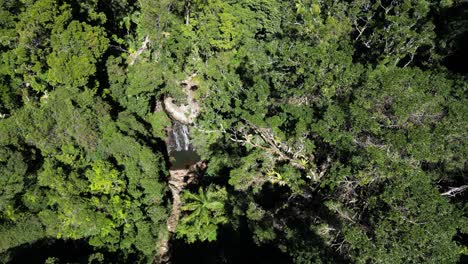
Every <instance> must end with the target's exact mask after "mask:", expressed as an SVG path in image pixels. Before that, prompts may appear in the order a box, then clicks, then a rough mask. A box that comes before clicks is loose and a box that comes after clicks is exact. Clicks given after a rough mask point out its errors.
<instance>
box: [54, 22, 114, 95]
mask: <svg viewBox="0 0 468 264" xmlns="http://www.w3.org/2000/svg"><path fill="white" fill-rule="evenodd" d="M54 33H55V34H53V35H52V36H51V44H52V53H51V54H50V55H49V56H48V57H47V64H48V65H49V67H50V69H49V71H48V72H47V79H48V80H49V83H50V84H51V85H57V84H62V85H66V86H71V87H80V86H84V85H86V84H87V82H88V77H89V76H91V75H93V74H94V73H95V72H96V65H95V64H96V62H97V61H98V60H99V58H100V57H101V56H102V54H103V53H104V52H105V51H106V49H107V45H108V40H107V39H106V38H105V33H104V30H103V29H102V28H99V27H92V26H90V25H88V24H86V23H83V22H81V23H80V22H78V21H72V22H71V23H70V24H69V25H68V27H67V28H66V29H65V30H64V31H57V32H54Z"/></svg>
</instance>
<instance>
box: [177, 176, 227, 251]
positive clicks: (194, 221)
mask: <svg viewBox="0 0 468 264" xmlns="http://www.w3.org/2000/svg"><path fill="white" fill-rule="evenodd" d="M226 199H227V192H226V189H225V188H219V187H214V186H213V185H210V186H209V187H208V188H207V189H206V190H203V189H202V188H201V187H200V188H199V189H198V193H197V194H194V193H191V192H189V191H185V192H184V194H183V206H182V207H181V210H182V211H184V212H188V214H187V215H185V216H184V217H183V218H182V219H181V221H180V223H179V225H178V226H177V236H178V237H184V238H185V239H186V240H187V242H188V243H193V242H195V241H197V240H199V241H205V240H208V241H214V240H216V234H217V229H218V225H220V224H225V223H227V221H228V219H227V217H226V211H225V208H224V202H225V201H226Z"/></svg>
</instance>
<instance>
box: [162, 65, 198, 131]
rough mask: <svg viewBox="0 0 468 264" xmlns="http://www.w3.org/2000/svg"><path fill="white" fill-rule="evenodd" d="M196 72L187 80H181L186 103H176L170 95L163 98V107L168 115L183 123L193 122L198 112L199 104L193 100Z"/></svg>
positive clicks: (195, 87)
mask: <svg viewBox="0 0 468 264" xmlns="http://www.w3.org/2000/svg"><path fill="white" fill-rule="evenodd" d="M195 76H196V74H193V75H192V76H190V77H189V78H188V79H187V80H184V81H182V82H181V85H182V86H183V91H184V93H185V94H186V96H187V104H183V105H180V106H179V105H176V104H175V103H174V99H173V98H172V97H166V98H164V108H165V110H166V112H167V113H168V114H169V116H170V117H171V118H172V119H174V120H177V121H179V122H181V123H183V124H186V125H189V124H193V122H194V121H195V119H196V118H197V116H198V115H199V114H200V105H199V104H198V102H197V101H196V100H195V97H194V93H195V90H196V89H197V87H198V86H197V83H196V81H194V79H193V78H194V77H195Z"/></svg>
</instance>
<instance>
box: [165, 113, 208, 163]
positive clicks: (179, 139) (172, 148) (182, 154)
mask: <svg viewBox="0 0 468 264" xmlns="http://www.w3.org/2000/svg"><path fill="white" fill-rule="evenodd" d="M168 134H169V138H168V144H167V147H168V151H169V158H170V160H171V169H185V168H186V167H188V166H190V165H192V164H195V163H196V162H198V161H199V160H200V157H199V156H198V154H197V153H196V152H195V149H194V148H193V146H192V144H191V143H190V138H189V128H188V126H187V125H185V124H182V123H180V122H177V121H173V124H172V127H171V130H170V132H169V133H168Z"/></svg>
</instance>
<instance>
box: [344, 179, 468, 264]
mask: <svg viewBox="0 0 468 264" xmlns="http://www.w3.org/2000/svg"><path fill="white" fill-rule="evenodd" d="M369 201H370V209H371V210H372V216H371V225H372V226H370V227H368V228H367V229H368V230H372V232H371V233H367V232H365V231H364V230H362V229H360V228H359V227H357V226H351V227H350V228H347V231H346V233H345V239H346V240H347V241H348V242H349V243H350V245H351V247H352V249H353V251H354V252H355V254H356V255H355V259H356V261H357V262H359V263H366V262H368V261H371V262H374V263H420V262H427V263H457V260H458V258H459V252H460V248H459V246H458V245H457V244H455V243H453V240H452V239H453V237H454V236H455V235H456V233H457V228H460V227H461V226H462V225H461V224H462V221H463V220H462V218H461V215H460V213H459V212H457V211H456V209H455V208H453V206H452V205H450V204H449V203H448V201H447V200H446V199H444V198H443V197H441V196H440V195H439V193H438V192H437V190H436V189H434V187H433V186H431V183H430V181H429V179H428V178H427V176H426V175H424V174H423V173H414V174H413V175H408V176H406V177H402V178H401V179H397V180H396V182H395V183H393V184H392V185H391V188H386V190H385V192H384V193H383V194H381V195H380V196H378V197H372V198H370V199H369ZM384 208H387V210H384Z"/></svg>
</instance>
